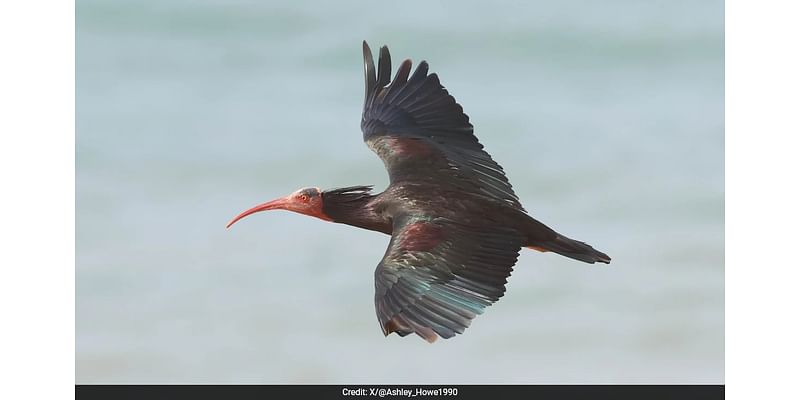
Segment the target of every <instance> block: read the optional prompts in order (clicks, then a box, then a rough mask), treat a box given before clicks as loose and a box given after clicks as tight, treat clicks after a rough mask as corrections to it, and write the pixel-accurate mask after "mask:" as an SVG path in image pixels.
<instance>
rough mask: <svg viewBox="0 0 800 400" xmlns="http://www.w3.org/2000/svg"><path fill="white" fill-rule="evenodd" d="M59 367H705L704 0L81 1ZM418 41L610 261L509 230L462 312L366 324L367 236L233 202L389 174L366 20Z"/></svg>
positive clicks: (373, 254) (718, 196) (716, 65)
mask: <svg viewBox="0 0 800 400" xmlns="http://www.w3.org/2000/svg"><path fill="white" fill-rule="evenodd" d="M76 22H77V32H76V36H77V57H76V63H77V65H76V67H77V68H76V74H77V83H76V85H77V90H76V93H77V94H76V96H77V99H76V109H77V110H76V112H77V144H76V152H77V187H76V195H77V210H76V211H77V214H76V218H77V227H76V229H77V232H76V235H77V236H76V239H77V270H76V285H77V288H76V290H77V298H76V367H77V376H76V380H77V382H78V383H123V382H152V383H169V382H187V383H214V382H217V383H229V382H238V383H282V382H285V383H293V382H315V383H353V382H364V383H368V382H374V383H377V382H380V383H415V382H431V383H433V382H442V383H443V382H452V383H469V382H473V383H508V382H515V383H583V382H592V383H606V382H608V383H612V382H630V383H640V382H641V383H643V382H658V383H661V382H663V383H676V382H681V383H688V382H707V383H714V382H722V381H723V379H724V369H723V359H724V279H723V278H724V251H723V250H724V232H723V224H724V179H723V178H724V168H723V165H724V163H723V161H724V153H723V145H724V120H723V112H724V97H723V96H724V93H723V88H724V86H723V83H724V64H723V61H724V50H723V2H722V1H646V2H644V1H635V0H630V1H604V2H592V1H563V2H544V1H535V2H507V3H506V4H504V5H502V6H501V5H499V4H495V3H489V2H477V1H474V2H458V3H456V2H404V3H402V4H395V5H392V6H389V5H380V4H378V3H376V2H357V1H340V2H330V3H322V2H320V3H319V4H316V5H314V6H311V5H305V6H303V7H301V6H298V5H296V4H291V3H289V2H285V3H270V2H265V1H223V0H214V1H212V0H205V1H169V2H163V1H153V0H138V1H132V0H131V1H121V0H116V1H110V0H105V1H100V0H97V1H95V0H78V1H77V9H76ZM363 39H366V40H367V41H368V42H369V43H370V44H371V45H372V46H373V49H375V48H377V47H378V46H380V45H382V44H388V45H389V48H390V49H391V51H392V55H393V57H394V59H395V60H397V61H399V60H402V59H403V58H406V57H408V58H412V59H413V60H414V61H415V62H417V61H419V60H422V59H425V60H427V61H428V62H429V63H430V65H431V70H432V71H435V72H438V73H439V75H440V77H441V79H442V82H443V84H444V85H445V86H446V87H447V89H448V90H449V91H450V92H451V93H452V94H453V95H454V96H455V97H456V99H457V100H458V101H459V103H461V104H462V105H463V106H464V109H465V111H466V112H467V114H469V116H470V120H471V122H472V123H473V124H474V125H475V132H476V134H477V135H478V137H479V138H480V139H481V141H482V143H483V144H484V145H485V146H486V148H487V150H488V151H489V152H490V153H491V154H492V155H493V156H494V158H495V159H496V160H498V162H499V163H500V164H501V165H503V167H504V168H505V170H506V172H507V174H508V176H509V179H510V180H511V182H512V183H513V184H514V187H515V190H516V192H517V194H518V195H519V197H520V198H521V199H522V201H523V204H524V205H525V206H526V208H527V209H528V210H529V212H530V213H531V214H532V215H534V216H535V217H536V218H538V219H540V220H541V221H543V222H545V223H547V224H549V225H550V226H552V227H553V228H555V229H556V230H558V231H560V232H562V233H564V234H566V235H568V236H571V237H574V238H576V239H580V240H584V241H587V242H589V243H591V244H592V245H594V246H595V247H597V248H598V249H601V250H603V251H605V252H607V253H608V254H609V255H611V256H612V258H613V262H612V264H611V265H610V266H599V267H598V266H593V265H588V264H583V263H579V262H576V261H572V260H568V259H565V258H561V257H558V256H556V255H552V254H541V253H537V252H532V251H525V252H523V254H522V255H521V257H520V259H519V262H518V263H517V266H516V267H515V270H514V274H513V276H512V277H511V279H510V281H509V285H508V292H507V293H506V296H505V297H504V298H503V299H502V300H501V301H500V302H498V303H497V304H495V305H494V306H492V307H490V308H488V309H487V311H486V313H484V315H482V316H480V317H478V318H477V319H476V320H475V321H474V322H473V324H472V326H471V327H470V328H469V329H468V330H467V331H466V334H464V335H461V336H459V337H457V338H454V339H451V340H446V341H439V342H437V343H436V344H434V345H430V344H428V343H426V342H424V341H422V340H420V339H418V338H416V337H408V338H405V339H401V338H399V337H397V336H396V335H392V336H390V337H388V338H384V337H383V335H382V334H381V332H380V328H379V326H378V323H377V320H376V318H375V315H374V308H373V290H374V287H373V270H374V268H375V266H376V265H377V263H378V261H379V260H380V258H381V256H382V255H383V252H384V250H385V248H386V245H387V243H388V239H389V238H388V237H387V236H384V235H381V234H378V233H374V232H367V231H361V230H358V229H355V228H350V227H346V226H343V225H335V224H327V223H323V222H322V221H319V220H315V219H312V218H308V217H302V216H299V215H296V214H290V213H285V212H275V213H268V214H259V215H256V216H252V217H249V218H248V219H246V220H243V221H241V222H240V223H238V224H237V225H236V226H235V227H234V228H233V229H231V230H227V231H226V230H225V229H224V226H225V223H226V222H227V221H228V220H229V219H230V218H231V217H232V216H234V215H235V214H237V213H238V212H240V211H242V210H243V209H245V208H247V207H250V206H252V205H254V204H256V203H259V202H263V201H266V200H269V199H271V198H274V197H277V196H281V195H284V194H286V193H288V192H291V191H293V190H295V189H296V188H299V187H301V186H311V185H313V186H320V187H322V188H330V187H336V186H347V185H354V184H375V185H376V188H377V189H378V190H382V188H383V187H385V185H386V184H387V177H386V173H385V171H384V169H383V165H382V163H381V162H380V160H379V159H378V158H377V157H376V156H375V155H374V154H372V153H371V152H370V151H369V150H368V149H367V148H366V147H365V146H364V144H363V143H362V142H361V132H360V130H359V119H360V112H361V102H362V96H363V82H362V70H361V40H363Z"/></svg>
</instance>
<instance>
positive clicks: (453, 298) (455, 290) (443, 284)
mask: <svg viewBox="0 0 800 400" xmlns="http://www.w3.org/2000/svg"><path fill="white" fill-rule="evenodd" d="M521 246H522V238H521V237H520V236H519V234H518V233H517V232H516V231H514V230H513V229H509V228H504V227H496V226H491V225H489V224H486V226H480V225H474V224H470V225H463V224H459V223H457V222H455V221H452V220H448V219H446V218H431V217H426V216H420V215H416V216H402V217H399V218H395V222H394V233H393V234H392V240H391V242H390V243H389V248H388V249H387V250H386V254H385V255H384V257H383V260H381V263H380V264H379V265H378V268H377V269H376V270H375V311H376V312H377V314H378V321H379V322H380V324H381V328H382V329H383V333H384V334H385V335H389V334H390V333H392V332H396V333H397V334H398V335H400V336H406V335H408V334H410V333H416V334H417V335H419V336H420V337H422V338H424V339H425V340H427V341H429V342H433V341H435V340H436V338H437V336H441V337H443V338H445V339H447V338H450V337H453V336H454V335H455V334H457V333H463V332H464V329H466V328H467V327H468V326H469V325H470V322H471V321H472V319H473V318H475V316H476V315H478V314H480V313H482V312H483V309H484V308H485V307H487V306H489V305H491V304H492V303H493V302H495V301H497V300H498V299H499V298H500V297H502V296H503V294H504V293H505V284H506V282H507V278H508V277H509V276H510V275H511V270H512V268H513V266H514V264H515V263H516V261H517V256H518V255H519V251H520V248H521Z"/></svg>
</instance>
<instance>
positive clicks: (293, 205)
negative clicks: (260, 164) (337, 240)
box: [227, 188, 331, 228]
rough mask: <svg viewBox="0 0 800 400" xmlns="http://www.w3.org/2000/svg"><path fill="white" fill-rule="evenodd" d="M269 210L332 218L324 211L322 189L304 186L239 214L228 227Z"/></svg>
mask: <svg viewBox="0 0 800 400" xmlns="http://www.w3.org/2000/svg"><path fill="white" fill-rule="evenodd" d="M267 210H287V211H293V212H296V213H299V214H304V215H310V216H312V217H317V218H319V219H323V220H325V221H331V218H330V217H328V216H327V215H325V213H324V212H323V211H322V191H321V190H319V188H303V189H300V190H298V191H296V192H294V193H292V194H290V195H288V196H286V197H281V198H278V199H275V200H272V201H268V202H266V203H264V204H259V205H257V206H255V207H253V208H251V209H249V210H247V211H245V212H243V213H241V214H239V215H237V216H236V217H235V218H234V219H232V220H231V222H229V223H228V226H227V228H230V227H231V225H233V224H235V223H236V221H238V220H240V219H242V218H244V217H246V216H248V215H250V214H255V213H257V212H261V211H267Z"/></svg>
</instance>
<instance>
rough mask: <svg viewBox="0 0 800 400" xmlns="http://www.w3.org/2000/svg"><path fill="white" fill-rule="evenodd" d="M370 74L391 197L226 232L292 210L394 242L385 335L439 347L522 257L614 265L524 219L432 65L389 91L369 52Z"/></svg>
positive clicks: (330, 200) (382, 275)
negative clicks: (523, 253)
mask: <svg viewBox="0 0 800 400" xmlns="http://www.w3.org/2000/svg"><path fill="white" fill-rule="evenodd" d="M364 71H365V78H366V79H365V82H366V84H365V86H366V95H365V100H364V112H363V114H362V120H361V128H362V131H363V134H364V141H365V142H366V144H367V145H368V146H369V147H370V148H371V149H372V150H373V151H374V152H375V153H376V154H377V155H378V156H379V157H380V158H381V159H382V160H383V162H384V165H385V166H386V169H387V171H388V172H389V178H390V184H389V186H388V188H387V189H386V190H385V191H383V192H382V193H379V194H373V193H372V191H371V186H353V187H348V188H340V189H332V190H326V191H322V190H320V189H318V188H305V189H300V190H298V191H296V192H294V193H292V194H290V195H289V196H286V197H284V198H281V199H277V200H274V201H271V202H268V203H264V204H262V205H259V206H256V207H254V208H252V209H250V210H247V211H245V212H243V213H242V214H240V215H239V216H237V217H236V218H234V220H232V221H231V222H230V224H228V226H230V225H232V224H233V223H235V222H236V221H238V220H239V219H241V218H243V217H245V216H247V215H250V214H252V213H255V212H258V211H264V210H271V209H285V210H290V211H295V212H299V213H302V214H306V215H311V216H315V217H318V218H320V219H323V220H326V221H331V222H337V223H343V224H347V225H352V226H356V227H359V228H363V229H368V230H373V231H377V232H382V233H386V234H389V235H392V238H391V241H390V243H389V247H388V249H387V250H386V253H385V255H384V258H383V260H382V261H381V262H380V264H379V265H378V267H377V269H376V271H375V307H376V311H377V314H378V320H379V322H380V324H381V327H382V329H383V332H384V334H386V335H388V334H390V333H392V332H396V333H398V334H399V335H401V336H405V335H407V334H410V333H416V334H417V335H419V336H421V337H423V338H424V339H426V340H428V341H431V342H432V341H434V340H435V339H436V338H437V337H443V338H450V337H452V336H454V335H455V334H457V333H462V332H463V331H464V329H466V328H467V327H468V326H469V324H470V322H471V320H472V319H473V318H474V317H475V316H476V315H478V314H480V313H481V312H482V311H483V309H484V308H485V307H487V306H489V305H491V304H492V303H493V302H495V301H497V300H498V299H499V298H500V297H502V296H503V294H504V292H505V283H506V281H507V278H508V276H509V275H510V274H511V269H512V267H513V266H514V264H515V263H516V261H517V257H518V254H519V251H520V250H521V249H522V248H523V247H528V248H531V249H535V250H538V251H549V252H555V253H558V254H561V255H564V256H567V257H570V258H573V259H576V260H580V261H584V262H588V263H595V262H604V263H608V262H610V258H609V257H608V256H607V255H605V254H603V253H602V252H599V251H597V250H595V249H594V248H592V247H591V246H589V245H588V244H586V243H583V242H579V241H576V240H572V239H569V238H567V237H565V236H563V235H561V234H559V233H557V232H556V231H554V230H552V229H550V228H549V227H547V226H546V225H544V224H542V223H541V222H539V221H537V220H535V219H534V218H532V217H531V216H530V215H528V214H527V212H526V211H525V210H524V209H523V207H522V205H521V203H520V201H519V199H518V198H517V196H516V194H515V193H514V191H513V189H512V188H511V185H510V184H509V182H508V179H507V178H506V176H505V173H504V172H503V169H502V167H500V165H499V164H497V163H496V162H495V161H494V160H493V159H492V158H491V156H490V155H489V154H488V153H486V152H485V151H484V150H483V146H482V145H481V144H480V143H479V142H478V139H477V138H476V137H475V136H474V135H473V133H472V131H473V127H472V125H471V124H470V123H469V118H468V117H467V116H466V115H465V114H464V113H463V111H462V108H461V106H460V105H458V104H457V103H456V102H455V99H453V97H452V96H450V94H449V93H448V92H447V90H445V89H444V87H442V86H441V84H440V83H439V78H438V76H437V75H436V74H428V65H427V63H426V62H424V61H423V62H421V63H420V64H419V66H418V67H417V69H416V70H415V71H414V73H413V74H411V73H410V72H411V61H410V60H405V61H403V62H402V63H401V64H400V66H399V68H398V70H397V73H396V75H395V77H394V79H393V80H391V81H390V73H391V60H390V56H389V51H388V49H387V48H386V47H385V46H384V47H382V48H381V54H380V57H379V61H378V68H377V71H376V69H375V66H374V63H373V57H372V53H371V51H370V49H369V47H368V46H367V44H366V42H365V43H364ZM376 72H377V74H376Z"/></svg>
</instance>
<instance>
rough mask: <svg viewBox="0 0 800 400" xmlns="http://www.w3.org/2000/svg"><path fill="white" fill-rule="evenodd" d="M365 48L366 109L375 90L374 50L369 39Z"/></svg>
mask: <svg viewBox="0 0 800 400" xmlns="http://www.w3.org/2000/svg"><path fill="white" fill-rule="evenodd" d="M363 50H364V87H365V89H364V90H365V91H364V106H365V110H366V105H367V102H368V101H369V98H370V95H372V93H373V92H374V91H375V85H376V82H375V60H374V59H373V58H372V50H370V48H369V45H368V44H367V41H366V40H365V41H364V44H363Z"/></svg>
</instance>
